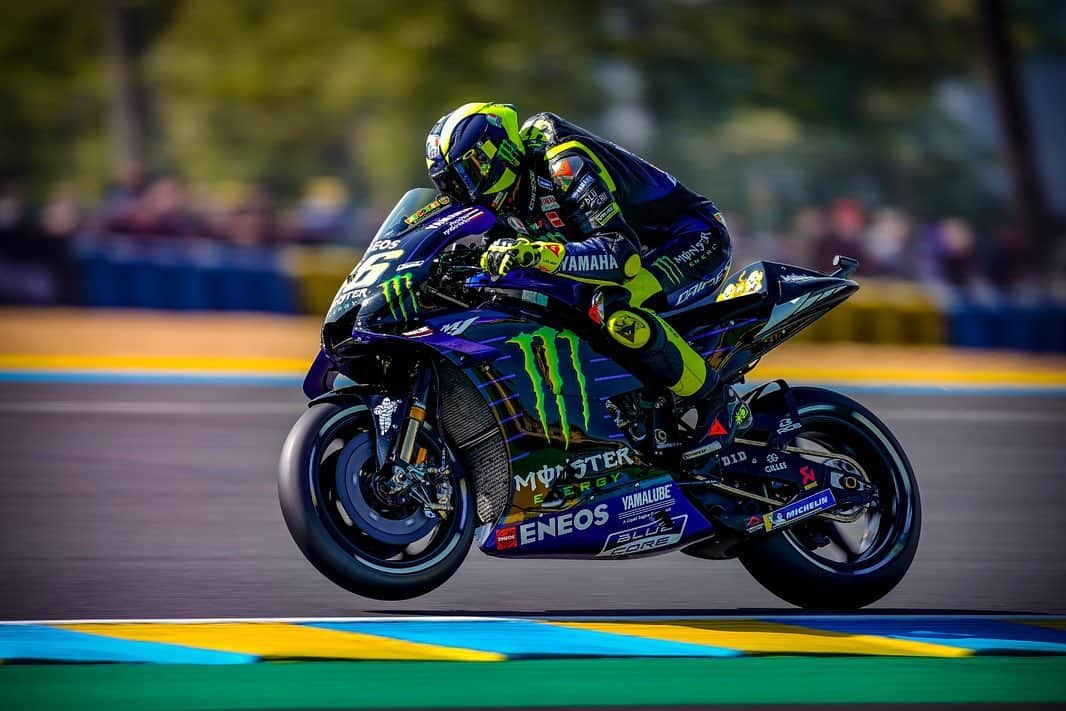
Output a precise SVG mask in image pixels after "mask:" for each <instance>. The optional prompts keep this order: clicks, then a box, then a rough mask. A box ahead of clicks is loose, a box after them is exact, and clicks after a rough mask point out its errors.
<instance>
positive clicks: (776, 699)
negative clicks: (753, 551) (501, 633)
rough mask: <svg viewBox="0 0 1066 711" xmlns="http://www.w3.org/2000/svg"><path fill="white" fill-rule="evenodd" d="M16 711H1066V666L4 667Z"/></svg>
mask: <svg viewBox="0 0 1066 711" xmlns="http://www.w3.org/2000/svg"><path fill="white" fill-rule="evenodd" d="M0 700H2V705H3V707H4V708H11V709H88V708H92V709H98V708H106V709H111V710H112V711H121V710H123V709H157V710H164V709H283V708H303V709H325V708H390V707H391V708H400V707H406V708H413V707H426V708H431V707H436V708H446V707H510V708H514V707H520V706H558V705H586V706H594V705H627V706H630V705H643V704H706V703H767V704H780V703H807V704H820V703H829V702H838V703H869V702H896V703H951V702H955V703H960V702H999V703H1025V702H1063V701H1066V657H977V658H971V659H930V658H885V657H880V658H855V657H822V658H818V657H747V658H736V659H592V660H558V659H554V660H544V661H515V662H500V663H461V662H460V663H456V662H288V663H286V662H280V663H272V664H249V665H236V666H177V665H173V666H172V665H134V664H115V665H80V666H73V665H71V666H60V665H57V666H7V667H0Z"/></svg>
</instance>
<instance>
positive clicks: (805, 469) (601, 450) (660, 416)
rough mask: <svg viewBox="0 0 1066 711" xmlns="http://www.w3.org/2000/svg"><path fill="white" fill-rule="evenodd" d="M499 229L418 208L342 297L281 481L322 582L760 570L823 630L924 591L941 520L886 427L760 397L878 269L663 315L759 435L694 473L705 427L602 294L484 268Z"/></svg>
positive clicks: (291, 518)
mask: <svg viewBox="0 0 1066 711" xmlns="http://www.w3.org/2000/svg"><path fill="white" fill-rule="evenodd" d="M495 222H496V216H495V215H494V214H493V213H492V212H490V211H489V210H486V209H483V208H480V207H470V206H463V205H458V204H456V203H454V202H452V201H450V200H449V199H448V197H447V196H442V195H438V194H437V193H435V192H434V191H431V190H428V189H415V190H411V191H409V192H408V193H407V194H406V195H405V196H404V197H403V198H402V199H401V200H400V202H399V203H398V204H397V205H396V207H395V208H394V209H393V211H392V212H391V214H390V215H389V216H388V217H387V218H386V220H385V222H384V224H383V225H382V226H381V229H380V230H379V231H378V232H377V234H376V235H375V236H374V239H373V240H372V241H371V242H370V244H369V246H368V248H367V249H366V252H365V254H364V255H363V257H362V259H361V261H360V262H359V263H358V265H357V266H356V267H355V269H354V270H353V271H352V272H351V274H350V275H349V276H348V277H347V278H346V279H345V281H344V283H343V284H342V285H341V287H340V289H339V291H338V292H337V295H336V297H335V298H334V300H333V303H332V305H331V306H330V309H329V311H328V313H327V315H326V318H325V323H324V325H323V328H322V343H321V350H320V352H319V354H318V356H317V357H316V358H315V360H314V362H313V364H312V365H311V367H310V370H309V372H308V374H307V377H306V379H305V382H304V392H305V394H306V395H307V396H308V397H309V398H310V403H309V406H308V409H307V410H306V412H304V414H303V416H302V417H300V419H299V420H298V421H297V422H296V424H295V425H294V426H293V428H292V430H291V431H290V432H289V435H288V438H287V440H286V441H285V444H284V448H283V451H282V454H281V461H280V477H279V497H280V501H281V508H282V512H283V514H284V518H285V522H286V524H287V525H288V528H289V531H290V532H291V534H292V537H293V538H294V539H295V541H296V544H297V545H298V546H299V548H300V550H301V551H302V552H303V553H304V555H305V556H306V557H307V559H308V560H309V561H310V562H311V563H312V564H313V565H314V566H315V567H316V568H317V569H318V570H319V571H321V572H322V573H323V574H324V575H325V576H326V577H328V578H329V579H330V580H332V581H333V582H334V583H336V584H338V585H340V586H342V587H344V588H346V589H348V590H350V591H352V592H354V593H357V594H359V595H363V596H367V597H372V598H377V599H383V600H384V599H390V600H392V599H405V598H411V597H415V596H418V595H422V594H424V593H426V592H428V591H430V590H433V589H434V588H436V587H438V586H439V585H441V584H442V583H444V582H445V581H446V580H447V579H448V578H449V577H450V576H451V575H452V574H453V573H454V572H455V571H456V570H457V569H458V567H459V565H460V564H461V563H462V561H463V559H464V558H465V557H466V554H467V552H468V550H469V548H470V545H471V543H472V542H473V541H474V540H476V541H477V545H478V547H479V548H480V549H481V551H482V552H484V553H486V554H488V555H492V556H498V557H503V558H522V557H542V558H587V559H590V560H612V559H621V558H636V557H641V556H650V555H659V554H662V553H666V552H669V551H674V550H680V551H681V552H683V553H685V554H688V555H690V556H695V557H697V558H704V559H712V560H719V559H727V558H733V557H738V558H739V559H740V561H741V563H742V564H743V565H744V566H745V567H746V568H747V570H748V571H749V572H750V573H751V574H752V575H753V576H754V577H755V578H756V579H757V580H758V581H759V582H760V583H761V584H762V585H763V586H765V587H766V588H767V589H769V590H770V591H771V592H773V593H774V594H776V595H777V596H779V597H781V598H783V599H784V600H786V601H788V602H791V603H793V604H795V605H799V606H802V607H807V608H822V609H843V608H858V607H861V606H863V605H867V604H869V603H871V602H874V601H875V600H877V599H879V598H881V597H882V596H883V595H885V594H886V593H887V592H889V591H890V590H891V589H892V588H893V587H894V586H895V585H896V584H897V583H898V582H899V581H900V580H901V579H902V577H903V575H904V573H905V572H906V570H907V568H908V567H909V565H910V563H911V560H912V559H913V557H914V554H915V550H916V548H917V545H918V538H919V532H920V528H921V504H920V500H919V495H918V485H917V482H916V479H915V475H914V472H913V470H912V468H911V465H910V463H909V462H908V460H907V456H906V454H904V452H903V449H902V447H901V446H900V444H899V442H897V440H896V438H895V437H894V436H893V435H892V433H891V432H890V431H889V430H888V428H887V427H886V426H885V425H884V424H883V423H882V422H881V421H880V420H878V418H877V417H876V416H875V415H874V414H873V413H871V412H870V411H869V410H867V409H866V408H865V407H863V406H862V405H860V404H859V403H857V402H855V401H854V400H851V399H849V398H847V397H845V396H844V395H841V394H840V393H837V392H834V391H832V390H827V389H823V388H817V387H790V386H789V385H788V384H787V383H785V382H784V381H781V380H777V381H772V382H766V383H761V384H757V385H754V386H753V385H752V384H750V383H745V382H744V376H745V374H746V373H747V372H748V371H749V370H751V369H752V368H753V367H754V366H755V364H756V363H757V362H758V360H759V358H760V357H761V356H763V355H764V354H765V353H766V352H768V351H769V350H770V349H772V348H775V347H776V346H778V345H780V344H781V343H783V342H784V341H785V340H786V339H788V338H790V337H791V336H793V335H794V334H796V333H797V332H798V331H799V330H800V329H802V328H804V327H806V326H807V325H809V324H810V323H812V322H813V321H815V320H816V319H818V318H819V317H821V316H822V315H823V314H825V313H826V312H828V311H829V310H830V309H832V308H833V307H834V306H836V305H837V304H839V303H841V302H842V301H843V300H844V299H846V298H848V296H849V295H850V294H851V293H853V292H854V291H855V290H856V289H857V288H858V284H857V283H856V282H854V281H852V280H851V279H849V277H850V276H851V274H852V273H853V272H854V271H855V269H856V268H857V267H858V262H857V261H855V260H853V259H850V258H847V257H838V258H837V259H836V260H835V261H836V266H837V267H838V269H837V270H836V271H835V272H834V273H833V274H831V275H827V274H822V273H819V272H816V271H811V270H808V269H802V268H798V267H794V266H789V265H785V264H777V263H774V262H768V261H763V262H756V263H755V264H752V265H750V266H747V267H745V268H744V269H741V270H739V271H738V272H736V273H734V275H733V276H731V277H729V278H727V279H726V280H725V281H724V282H723V283H722V284H721V285H720V286H718V288H717V289H713V288H711V286H710V285H706V284H704V285H703V287H705V288H703V287H701V286H700V285H699V284H697V285H695V286H694V287H693V288H692V289H690V293H686V294H684V295H683V296H682V298H681V304H680V305H679V306H678V307H677V308H675V309H673V310H671V311H668V312H664V313H662V315H663V317H664V318H666V320H667V321H669V322H670V323H671V324H672V325H673V326H674V327H675V328H676V329H677V331H678V332H680V333H681V334H682V335H683V336H684V337H685V338H687V339H688V341H689V342H690V343H692V344H693V346H694V347H695V348H696V349H697V350H698V351H699V352H700V353H701V355H703V356H704V357H705V358H707V359H708V362H709V363H710V364H711V365H712V366H713V367H714V368H715V369H716V370H717V371H718V372H719V373H720V374H721V377H722V380H723V382H725V383H729V384H732V385H733V386H734V387H735V388H736V389H737V391H738V392H740V393H742V397H743V399H744V403H745V404H746V405H747V407H748V408H749V409H750V412H751V414H752V417H753V424H752V425H751V427H750V428H749V429H747V430H746V431H744V432H743V433H742V435H741V436H739V437H738V438H736V439H735V441H734V442H733V443H732V444H731V445H730V446H728V447H726V448H724V449H721V450H720V451H717V452H713V453H709V454H708V456H705V457H701V458H700V459H698V460H688V461H687V460H686V459H685V458H684V457H683V456H682V454H681V453H682V451H684V449H685V446H686V444H687V443H689V442H691V441H692V440H693V439H694V438H695V434H694V433H693V431H692V427H693V422H694V420H695V413H694V412H692V411H688V412H686V408H688V407H689V405H688V404H686V403H684V402H681V401H679V400H678V399H677V398H675V397H674V396H673V395H672V394H671V393H670V392H669V391H667V390H665V389H656V388H654V387H649V386H646V385H645V384H643V383H641V381H639V380H638V379H637V378H636V377H635V376H634V375H633V374H632V373H630V372H628V371H627V370H626V369H624V368H623V367H622V366H621V365H619V364H617V363H616V362H614V361H613V360H612V359H611V358H609V357H607V356H605V355H603V354H604V353H608V352H610V350H609V349H608V346H607V343H606V341H605V339H606V338H607V336H606V335H605V334H603V333H602V332H601V330H600V329H599V327H598V326H597V325H596V324H594V323H593V322H592V321H591V319H589V318H588V316H587V315H586V314H585V313H584V311H583V310H582V309H581V307H580V305H581V304H587V303H588V294H586V293H583V290H585V289H588V288H589V287H587V286H585V285H582V284H579V283H576V282H573V281H571V280H566V279H563V278H559V277H553V276H552V275H550V274H546V273H543V272H539V271H535V270H524V269H516V270H513V271H511V272H510V273H508V274H507V275H506V276H504V277H500V278H491V277H489V276H488V275H486V274H485V273H483V272H482V271H481V270H480V269H479V267H478V263H479V258H480V256H481V254H482V252H483V251H484V242H485V237H484V235H485V233H486V231H487V230H488V229H489V228H490V227H492V225H493V224H494V223H495Z"/></svg>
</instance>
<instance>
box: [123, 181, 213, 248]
mask: <svg viewBox="0 0 1066 711" xmlns="http://www.w3.org/2000/svg"><path fill="white" fill-rule="evenodd" d="M105 224H106V228H107V229H108V230H109V231H111V232H120V233H125V234H132V235H143V236H167V237H192V236H202V235H203V233H204V230H205V228H206V225H205V222H204V220H203V219H202V218H201V217H200V216H199V215H197V214H196V213H195V212H194V211H193V210H192V207H191V203H190V201H189V198H188V195H187V193H186V191H185V186H184V185H183V184H182V183H181V181H180V180H178V179H177V178H175V177H173V176H163V177H161V178H157V179H156V180H155V181H153V182H152V183H151V184H150V185H149V186H148V188H147V189H146V190H145V191H144V193H143V194H142V195H141V197H140V199H139V200H137V203H136V205H135V206H134V207H133V209H132V210H131V211H130V212H128V213H127V214H125V215H122V216H117V217H115V218H114V219H112V220H111V221H110V222H108V223H105Z"/></svg>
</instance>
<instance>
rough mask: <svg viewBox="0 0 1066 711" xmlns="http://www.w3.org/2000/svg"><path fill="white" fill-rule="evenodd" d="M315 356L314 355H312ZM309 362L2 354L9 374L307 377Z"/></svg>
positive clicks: (0, 358)
mask: <svg viewBox="0 0 1066 711" xmlns="http://www.w3.org/2000/svg"><path fill="white" fill-rule="evenodd" d="M312 355H313V354H312ZM310 364H311V356H310V355H309V356H308V357H307V358H270V357H242V358H226V357H219V356H94V355H77V356H75V355H26V354H18V353H9V354H0V369H8V370H159V371H211V372H220V371H221V372H256V373H262V372H272V373H294V372H298V373H303V372H304V371H306V370H307V367H308V366H309V365H310Z"/></svg>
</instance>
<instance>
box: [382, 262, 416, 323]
mask: <svg viewBox="0 0 1066 711" xmlns="http://www.w3.org/2000/svg"><path fill="white" fill-rule="evenodd" d="M381 293H382V294H383V295H384V296H385V303H386V304H388V305H389V313H391V314H392V317H393V318H402V319H403V320H404V321H407V320H409V319H408V316H407V305H406V301H407V297H408V296H409V297H410V299H411V312H412V314H414V313H417V312H418V308H419V307H418V297H417V296H415V292H414V289H412V288H411V272H406V273H405V274H397V275H396V276H394V277H392V278H391V279H386V280H385V281H383V282H381Z"/></svg>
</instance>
